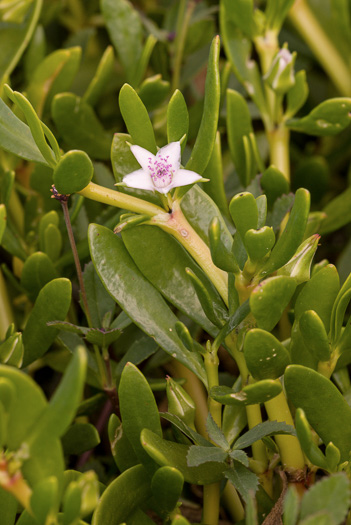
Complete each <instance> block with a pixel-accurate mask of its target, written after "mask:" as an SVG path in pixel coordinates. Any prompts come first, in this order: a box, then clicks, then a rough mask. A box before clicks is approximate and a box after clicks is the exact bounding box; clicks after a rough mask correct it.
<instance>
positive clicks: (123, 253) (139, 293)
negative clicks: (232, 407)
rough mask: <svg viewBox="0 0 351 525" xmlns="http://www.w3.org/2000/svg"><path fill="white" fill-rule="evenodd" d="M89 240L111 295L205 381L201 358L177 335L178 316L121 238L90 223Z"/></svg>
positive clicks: (147, 330) (151, 334)
mask: <svg viewBox="0 0 351 525" xmlns="http://www.w3.org/2000/svg"><path fill="white" fill-rule="evenodd" d="M89 242H90V249H91V256H92V259H93V262H94V265H95V268H96V270H97V273H98V275H99V276H100V279H101V280H102V282H103V284H104V286H105V288H106V289H107V291H108V292H109V293H110V295H111V296H112V297H113V298H114V299H115V300H116V301H117V302H118V304H120V306H121V307H122V308H123V309H124V310H125V311H126V313H127V314H128V315H129V317H130V318H131V319H133V321H134V322H135V324H136V325H137V326H139V327H140V328H142V329H143V330H144V331H145V332H146V333H147V334H149V335H150V336H151V337H154V338H155V340H156V341H157V342H158V344H159V345H160V346H161V347H162V348H164V350H165V351H166V352H167V353H170V354H171V355H172V356H173V357H176V358H177V359H179V361H181V362H182V363H183V364H184V365H185V366H187V367H189V368H190V369H191V370H193V371H194V372H195V374H196V375H197V376H198V377H199V378H200V379H201V380H202V381H204V382H206V379H205V372H204V368H203V364H202V362H201V361H200V358H198V357H197V355H196V354H191V353H190V352H189V351H188V350H186V348H185V347H184V346H183V344H182V343H181V342H180V339H179V337H178V336H177V334H176V330H175V323H176V322H177V318H176V317H175V315H174V314H173V313H172V312H171V310H170V309H169V307H168V306H167V305H166V303H165V301H164V300H163V298H162V296H161V295H160V293H159V292H158V291H157V290H156V289H155V288H154V287H153V286H152V285H151V284H150V282H149V281H147V280H146V279H145V277H144V276H143V275H142V274H141V273H140V271H139V270H138V268H137V267H136V265H135V263H134V261H133V260H132V258H131V257H130V255H129V254H128V252H127V250H126V248H125V247H124V245H123V243H122V241H121V239H119V238H118V237H117V236H116V235H114V234H113V232H112V231H110V230H108V229H107V228H104V227H102V226H98V225H91V226H90V228H89Z"/></svg>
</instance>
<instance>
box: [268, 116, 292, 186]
mask: <svg viewBox="0 0 351 525" xmlns="http://www.w3.org/2000/svg"><path fill="white" fill-rule="evenodd" d="M289 139H290V131H289V129H288V128H287V127H286V126H285V125H284V124H283V123H282V124H280V125H279V126H277V127H276V128H274V129H272V130H271V131H269V132H268V142H269V146H270V162H271V164H273V165H274V166H275V167H276V168H278V170H280V171H281V172H282V173H283V175H284V176H285V177H286V179H287V180H288V181H290V156H289Z"/></svg>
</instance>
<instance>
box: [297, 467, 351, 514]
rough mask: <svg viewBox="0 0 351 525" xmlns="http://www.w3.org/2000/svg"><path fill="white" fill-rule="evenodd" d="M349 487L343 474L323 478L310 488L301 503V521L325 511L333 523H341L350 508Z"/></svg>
mask: <svg viewBox="0 0 351 525" xmlns="http://www.w3.org/2000/svg"><path fill="white" fill-rule="evenodd" d="M350 501H351V497H350V486H349V482H348V479H347V476H346V475H345V474H344V473H339V474H334V475H333V476H330V477H328V478H324V479H322V480H321V481H319V482H318V483H316V484H315V485H314V486H312V487H311V488H310V489H309V490H308V491H307V492H306V493H305V494H304V496H303V498H302V501H301V514H300V515H301V519H303V518H306V517H308V516H310V515H313V514H315V513H317V512H322V511H326V512H328V513H329V515H330V516H331V517H332V519H333V522H334V523H342V522H343V520H344V519H345V517H346V515H347V513H348V510H349V506H350Z"/></svg>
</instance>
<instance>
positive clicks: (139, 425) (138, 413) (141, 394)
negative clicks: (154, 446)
mask: <svg viewBox="0 0 351 525" xmlns="http://www.w3.org/2000/svg"><path fill="white" fill-rule="evenodd" d="M118 395H119V401H120V409H121V416H122V422H123V430H124V432H125V433H126V436H127V438H128V441H129V442H130V444H131V445H132V447H133V449H134V452H135V454H136V455H137V457H138V459H139V461H140V462H141V463H142V464H143V465H144V467H145V468H146V469H147V471H149V472H154V471H155V469H156V466H155V463H154V461H153V460H152V459H151V458H150V456H149V455H148V454H147V453H146V452H145V450H144V449H143V447H142V445H141V444H140V433H141V431H142V430H143V429H149V430H151V431H153V432H154V433H155V434H156V435H158V436H162V430H161V424H160V416H159V413H158V409H157V405H156V401H155V398H154V395H153V393H152V391H151V388H150V386H149V384H148V382H147V381H146V379H145V377H144V376H143V374H142V373H141V372H140V371H139V370H138V369H137V368H136V366H134V365H132V364H131V363H127V364H126V366H125V367H124V370H123V372H122V375H121V380H120V383H119V389H118ZM141 399H142V400H143V401H142V403H140V400H141Z"/></svg>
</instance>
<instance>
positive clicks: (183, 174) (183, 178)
mask: <svg viewBox="0 0 351 525" xmlns="http://www.w3.org/2000/svg"><path fill="white" fill-rule="evenodd" d="M200 179H202V177H201V175H199V174H198V173H195V171H190V170H183V169H180V170H178V171H177V173H175V174H174V175H173V180H172V182H171V187H172V188H176V187H177V186H186V185H187V184H193V183H194V182H197V181H199V180H200Z"/></svg>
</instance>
